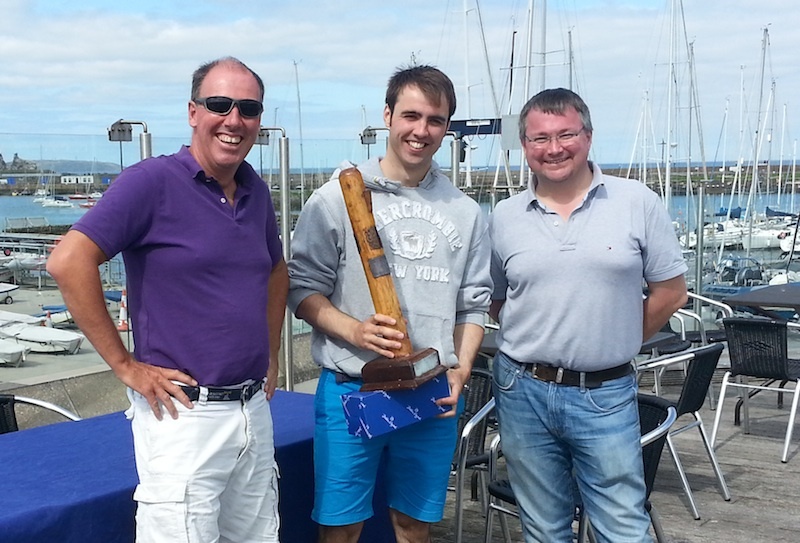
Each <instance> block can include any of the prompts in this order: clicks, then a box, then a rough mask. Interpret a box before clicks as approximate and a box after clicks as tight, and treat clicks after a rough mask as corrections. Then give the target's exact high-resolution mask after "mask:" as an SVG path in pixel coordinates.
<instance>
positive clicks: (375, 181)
mask: <svg viewBox="0 0 800 543" xmlns="http://www.w3.org/2000/svg"><path fill="white" fill-rule="evenodd" d="M380 158H383V157H380ZM380 158H377V159H372V160H369V161H367V162H364V163H363V164H361V165H360V166H356V165H355V164H353V163H352V162H350V161H348V160H345V161H343V162H342V163H341V164H339V168H337V170H336V171H335V172H333V175H332V176H331V179H338V178H339V172H341V171H342V170H346V169H347V168H358V171H359V172H361V177H362V178H363V179H364V185H365V186H366V187H367V188H368V189H369V190H374V191H378V192H388V193H392V194H397V192H398V191H399V190H400V189H401V188H403V184H402V183H400V182H399V181H394V180H393V179H389V178H388V177H386V176H384V175H383V171H382V170H381V165H380ZM439 173H440V169H439V165H438V164H437V163H436V161H432V162H431V167H430V169H429V170H428V173H426V174H425V177H424V178H423V179H422V181H420V183H419V185H418V187H417V188H421V189H427V188H430V187H431V186H432V185H433V183H434V182H435V181H436V177H437V176H438V175H439Z"/></svg>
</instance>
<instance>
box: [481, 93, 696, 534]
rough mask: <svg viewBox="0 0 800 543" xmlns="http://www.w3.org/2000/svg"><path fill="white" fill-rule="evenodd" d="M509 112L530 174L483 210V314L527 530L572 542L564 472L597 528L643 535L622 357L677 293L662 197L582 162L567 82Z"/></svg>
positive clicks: (569, 490)
mask: <svg viewBox="0 0 800 543" xmlns="http://www.w3.org/2000/svg"><path fill="white" fill-rule="evenodd" d="M519 123H520V124H519V131H520V132H519V136H520V140H521V142H522V148H523V151H524V153H525V156H526V159H527V161H528V164H529V165H530V167H531V170H532V171H533V173H534V174H535V177H534V179H533V181H532V183H531V184H530V186H529V187H528V189H527V190H526V191H525V192H523V193H521V194H518V195H516V196H513V197H511V198H509V199H507V200H505V201H503V202H500V203H499V204H498V205H497V207H496V208H495V210H494V212H493V213H492V215H491V219H490V234H491V237H492V244H493V249H492V278H493V280H494V285H495V286H494V293H493V296H492V298H493V302H492V309H491V314H492V316H493V317H494V318H495V319H497V320H498V322H499V323H500V330H499V332H498V338H497V344H498V354H497V356H496V358H495V362H494V367H493V371H494V378H495V382H494V385H495V396H496V401H497V410H498V418H499V420H500V433H501V436H502V441H503V451H504V454H505V456H506V459H507V462H508V470H509V478H510V480H511V485H512V487H513V489H514V494H515V496H516V498H517V501H518V502H519V505H520V510H521V517H522V522H523V528H524V533H525V539H526V541H528V542H533V541H536V542H543V541H546V542H556V541H559V542H561V541H563V542H567V541H572V531H571V523H572V517H573V512H574V507H575V505H574V503H575V502H574V496H573V480H574V481H575V482H576V483H577V487H578V490H579V492H580V494H581V499H582V502H583V505H584V508H585V511H586V512H587V514H588V515H589V517H590V518H591V521H592V526H593V528H594V530H595V532H596V533H597V535H598V539H599V540H600V541H614V542H639V541H648V540H649V535H648V528H649V519H648V517H647V514H646V513H645V509H644V501H645V483H644V476H643V473H642V461H641V447H640V445H639V437H640V430H639V423H638V420H639V419H638V409H637V402H636V392H637V387H636V380H635V376H634V374H633V367H632V365H631V364H630V361H631V360H632V359H633V357H634V356H635V355H636V354H637V353H638V352H639V348H640V346H641V343H642V339H643V338H648V337H650V336H651V335H653V334H654V333H655V332H656V331H658V330H659V329H660V328H661V327H662V326H663V325H664V324H665V323H666V322H667V320H669V318H670V316H671V315H672V314H673V312H675V311H676V310H677V309H678V308H679V307H681V306H682V305H683V304H684V303H686V283H685V280H684V277H683V274H684V273H685V272H686V269H687V267H686V263H685V262H684V260H683V258H682V257H681V252H680V247H679V245H678V240H677V238H676V236H675V233H674V231H673V229H672V225H671V221H670V218H669V215H668V214H667V212H666V210H665V209H664V206H663V204H662V203H661V201H660V200H659V198H658V196H657V195H656V194H655V193H653V192H652V191H651V190H649V189H648V188H647V187H645V186H644V185H643V184H642V183H639V182H637V181H632V180H625V179H620V178H616V177H611V176H608V175H604V174H603V173H602V172H601V171H600V168H599V167H598V166H597V164H594V163H592V162H589V160H588V155H589V149H590V147H591V143H592V123H591V118H590V115H589V109H588V107H587V106H586V104H585V103H584V102H583V100H582V99H581V98H580V97H579V96H578V95H577V94H575V93H573V92H572V91H569V90H566V89H549V90H545V91H542V92H540V93H539V94H537V95H536V96H534V97H533V98H531V100H530V101H528V103H527V104H526V105H525V107H524V108H523V109H522V112H521V114H520V121H519ZM643 281H644V282H646V284H647V287H648V290H649V295H648V297H647V298H646V299H645V300H644V301H643V299H642V286H643Z"/></svg>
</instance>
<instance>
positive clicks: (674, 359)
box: [638, 343, 731, 520]
mask: <svg viewBox="0 0 800 543" xmlns="http://www.w3.org/2000/svg"><path fill="white" fill-rule="evenodd" d="M724 348H725V347H724V345H722V344H721V343H715V344H712V345H708V346H705V347H700V348H696V349H692V350H690V351H686V352H683V353H680V354H678V355H675V356H665V357H661V358H658V359H655V360H646V361H645V362H643V363H642V364H640V365H639V366H638V369H640V370H642V369H645V370H650V369H652V370H658V369H662V368H666V367H668V366H671V365H674V364H687V363H688V371H687V375H686V379H685V380H684V383H683V388H682V389H681V393H680V397H679V398H678V400H677V401H675V402H672V405H673V406H674V407H675V409H676V410H677V412H678V418H680V417H682V416H683V415H687V414H691V415H692V417H694V420H693V421H692V422H689V423H688V424H685V425H683V426H681V427H679V428H673V429H671V430H670V431H669V434H668V436H667V448H668V449H669V452H670V455H671V456H672V460H673V461H674V463H675V467H676V468H677V469H678V475H679V476H680V479H681V484H682V485H683V490H684V492H685V494H686V497H687V499H688V500H689V507H690V509H691V511H692V514H693V515H694V518H695V519H697V520H699V519H700V513H699V511H698V510H697V504H696V503H695V501H694V496H693V495H692V489H691V487H690V486H689V481H688V479H687V478H686V472H685V471H684V469H683V465H682V463H681V460H680V457H679V456H678V449H677V447H676V446H675V442H674V440H673V439H672V437H673V436H676V435H678V434H680V433H683V432H685V431H687V430H691V429H692V428H697V430H698V432H699V433H700V438H701V440H702V441H703V445H704V446H705V449H706V454H707V455H708V459H709V461H710V462H711V467H712V468H713V470H714V474H715V475H716V477H717V482H718V483H719V486H720V491H721V492H722V497H723V498H724V499H725V501H729V500H730V499H731V495H730V491H729V490H728V485H727V484H726V483H725V477H724V476H723V474H722V469H721V468H720V466H719V462H717V457H716V455H715V454H714V449H712V448H711V443H710V441H709V439H708V435H707V434H706V431H705V426H704V425H703V419H702V418H700V409H701V408H702V407H703V403H704V402H705V398H706V395H707V394H708V391H709V388H710V386H711V379H712V378H713V376H714V370H716V368H717V363H718V362H719V357H720V355H721V354H722V351H723V350H724Z"/></svg>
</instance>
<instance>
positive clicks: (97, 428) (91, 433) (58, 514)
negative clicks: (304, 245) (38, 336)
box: [0, 391, 394, 543]
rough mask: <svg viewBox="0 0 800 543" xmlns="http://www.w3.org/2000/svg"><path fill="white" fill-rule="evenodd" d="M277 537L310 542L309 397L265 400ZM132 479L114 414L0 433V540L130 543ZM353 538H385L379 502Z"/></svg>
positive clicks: (129, 452) (128, 444) (123, 429)
mask: <svg viewBox="0 0 800 543" xmlns="http://www.w3.org/2000/svg"><path fill="white" fill-rule="evenodd" d="M272 414H273V420H274V423H275V446H276V457H277V461H278V465H279V468H280V472H281V480H280V500H281V503H280V511H281V522H282V526H281V541H282V542H283V543H292V542H297V543H313V542H314V541H316V537H317V526H316V524H315V523H314V522H313V521H312V520H311V518H310V513H311V507H312V504H313V468H312V438H313V426H314V415H313V396H311V395H307V394H299V393H292V392H283V391H278V392H277V393H276V395H275V397H274V398H273V400H272ZM136 484H137V477H136V468H135V465H134V459H133V438H132V436H131V429H130V423H129V422H128V421H127V420H126V419H125V416H124V415H123V414H122V413H112V414H110V415H104V416H100V417H93V418H91V419H86V420H83V421H80V422H66V423H61V424H54V425H51V426H46V427H41V428H34V429H31V430H25V431H21V432H14V433H11V434H4V435H0V542H3V543H27V542H30V543H42V542H50V541H53V542H55V541H58V542H60V543H72V542H74V543H93V542H97V543H115V542H120V543H131V542H132V541H133V534H134V511H135V503H134V502H133V499H132V496H133V490H134V488H135V486H136ZM380 494H381V493H380V492H378V493H376V496H377V497H376V500H377V501H376V503H375V510H376V513H377V512H380V514H376V516H375V517H374V518H373V519H371V520H370V521H369V522H367V523H366V525H365V528H364V533H363V534H362V537H361V541H363V542H370V543H382V542H387V543H389V542H393V541H394V536H393V534H392V533H391V532H392V531H391V528H390V523H389V518H388V514H387V513H386V512H385V508H386V506H385V500H383V499H382V496H381V495H380Z"/></svg>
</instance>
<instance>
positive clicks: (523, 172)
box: [519, 0, 533, 187]
mask: <svg viewBox="0 0 800 543" xmlns="http://www.w3.org/2000/svg"><path fill="white" fill-rule="evenodd" d="M532 47H533V0H528V37H527V46H526V47H525V51H526V53H525V65H524V67H525V83H524V85H523V91H522V96H523V98H522V102H523V103H525V102H527V101H528V98H530V90H531V51H532ZM527 166H528V163H527V162H526V161H525V153H520V157H519V186H520V187H524V186H525V185H526V184H527V182H526V181H527V177H528V174H527V171H528V170H527Z"/></svg>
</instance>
